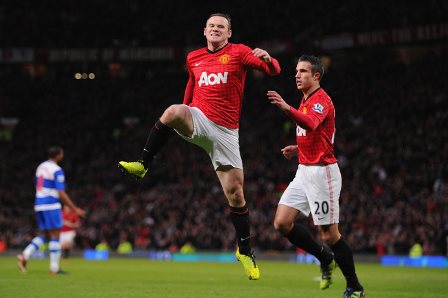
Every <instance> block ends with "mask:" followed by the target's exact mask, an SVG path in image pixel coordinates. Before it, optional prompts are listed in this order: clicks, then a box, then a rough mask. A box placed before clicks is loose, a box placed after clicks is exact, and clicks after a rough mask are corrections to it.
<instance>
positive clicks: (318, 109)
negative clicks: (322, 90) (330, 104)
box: [313, 103, 324, 114]
mask: <svg viewBox="0 0 448 298" xmlns="http://www.w3.org/2000/svg"><path fill="white" fill-rule="evenodd" d="M313 110H314V111H316V112H318V113H319V114H322V112H323V111H324V106H323V105H321V104H320V103H315V104H314V105H313Z"/></svg>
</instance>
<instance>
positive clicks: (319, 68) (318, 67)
mask: <svg viewBox="0 0 448 298" xmlns="http://www.w3.org/2000/svg"><path fill="white" fill-rule="evenodd" d="M302 61H306V62H309V63H310V64H311V74H312V75H314V74H315V73H316V72H318V73H320V76H319V81H320V80H322V78H323V76H324V72H325V70H324V66H323V65H322V62H321V61H320V59H319V58H318V57H316V56H312V55H302V56H300V58H299V62H302Z"/></svg>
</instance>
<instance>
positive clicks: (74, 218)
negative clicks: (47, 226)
mask: <svg viewBox="0 0 448 298" xmlns="http://www.w3.org/2000/svg"><path fill="white" fill-rule="evenodd" d="M79 225H80V220H79V217H78V215H76V213H75V212H73V211H71V212H65V211H64V210H62V229H61V232H68V231H74V230H76V228H77V227H78V226H79Z"/></svg>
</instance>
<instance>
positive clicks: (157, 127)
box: [140, 120, 174, 168]
mask: <svg viewBox="0 0 448 298" xmlns="http://www.w3.org/2000/svg"><path fill="white" fill-rule="evenodd" d="M173 134H174V129H172V128H171V127H169V126H167V125H165V124H163V123H162V122H160V120H158V121H157V122H156V123H155V124H154V126H153V127H152V129H151V131H150V133H149V136H148V140H147V141H146V144H145V148H144V149H143V152H142V156H141V158H140V160H141V161H142V162H143V165H144V166H145V168H148V166H149V164H150V163H151V162H152V160H153V159H154V156H156V155H157V153H159V151H160V149H161V148H162V147H163V146H164V145H165V144H166V142H167V141H168V139H169V138H170V137H171V136H172V135H173Z"/></svg>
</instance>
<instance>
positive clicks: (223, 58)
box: [219, 54, 230, 64]
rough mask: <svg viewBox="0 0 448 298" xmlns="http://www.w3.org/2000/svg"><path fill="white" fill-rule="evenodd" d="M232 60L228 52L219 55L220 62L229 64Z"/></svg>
mask: <svg viewBox="0 0 448 298" xmlns="http://www.w3.org/2000/svg"><path fill="white" fill-rule="evenodd" d="M229 61H230V55H228V54H224V55H221V56H219V62H221V63H222V64H227V63H229Z"/></svg>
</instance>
